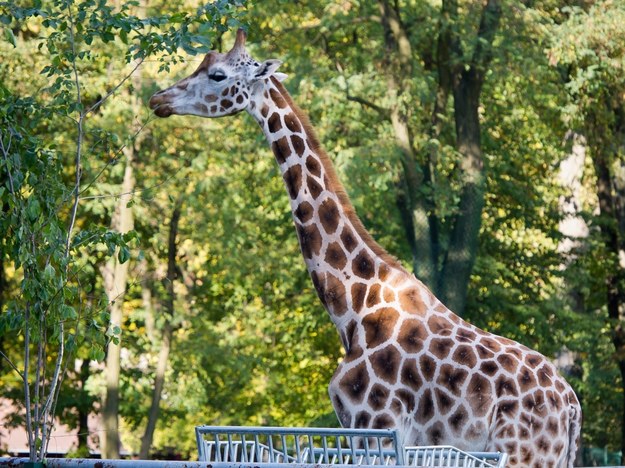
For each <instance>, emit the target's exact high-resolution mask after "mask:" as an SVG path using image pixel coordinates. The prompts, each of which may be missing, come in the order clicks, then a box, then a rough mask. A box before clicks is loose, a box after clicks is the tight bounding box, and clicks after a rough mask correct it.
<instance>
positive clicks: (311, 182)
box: [306, 176, 323, 200]
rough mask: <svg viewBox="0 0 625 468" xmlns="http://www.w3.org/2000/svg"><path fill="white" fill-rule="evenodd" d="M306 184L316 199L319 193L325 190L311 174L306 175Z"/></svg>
mask: <svg viewBox="0 0 625 468" xmlns="http://www.w3.org/2000/svg"><path fill="white" fill-rule="evenodd" d="M306 186H307V187H308V190H310V194H311V195H312V197H313V198H314V199H315V200H316V199H317V198H318V197H319V195H320V194H321V192H322V191H323V187H321V185H319V182H317V181H316V180H315V179H314V178H312V177H310V176H307V177H306Z"/></svg>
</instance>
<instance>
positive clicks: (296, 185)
mask: <svg viewBox="0 0 625 468" xmlns="http://www.w3.org/2000/svg"><path fill="white" fill-rule="evenodd" d="M282 178H283V179H284V183H285V184H286V188H287V190H288V191H289V196H290V197H291V198H293V199H295V198H297V194H298V193H299V190H300V188H301V187H302V168H301V167H300V166H299V165H295V166H291V167H289V168H288V169H287V170H286V171H285V172H284V174H283V176H282Z"/></svg>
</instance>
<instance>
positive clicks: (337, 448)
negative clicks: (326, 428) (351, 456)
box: [335, 434, 344, 465]
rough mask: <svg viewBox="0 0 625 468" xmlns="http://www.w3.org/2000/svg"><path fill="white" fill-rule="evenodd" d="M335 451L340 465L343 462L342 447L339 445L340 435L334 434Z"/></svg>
mask: <svg viewBox="0 0 625 468" xmlns="http://www.w3.org/2000/svg"><path fill="white" fill-rule="evenodd" d="M335 437H336V439H335V440H336V453H337V455H338V463H339V464H340V465H342V464H343V463H344V462H343V448H342V447H341V436H340V435H338V434H337V435H336V436H335Z"/></svg>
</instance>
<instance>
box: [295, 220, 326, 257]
mask: <svg viewBox="0 0 625 468" xmlns="http://www.w3.org/2000/svg"><path fill="white" fill-rule="evenodd" d="M297 232H298V235H299V240H300V246H301V249H302V254H303V255H304V257H305V258H312V257H313V254H314V255H319V250H320V249H321V233H320V232H319V229H317V226H315V225H314V224H311V225H310V226H298V227H297Z"/></svg>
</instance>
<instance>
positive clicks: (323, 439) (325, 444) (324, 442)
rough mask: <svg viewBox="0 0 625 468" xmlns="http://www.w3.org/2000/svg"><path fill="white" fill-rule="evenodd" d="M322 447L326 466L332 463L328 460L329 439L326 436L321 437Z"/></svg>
mask: <svg viewBox="0 0 625 468" xmlns="http://www.w3.org/2000/svg"><path fill="white" fill-rule="evenodd" d="M321 446H322V447H323V460H324V461H325V463H326V464H328V463H330V460H329V459H328V439H327V438H326V436H325V435H322V436H321Z"/></svg>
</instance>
